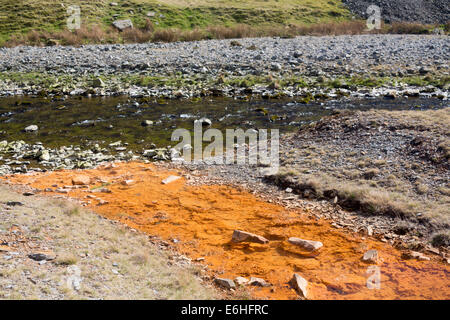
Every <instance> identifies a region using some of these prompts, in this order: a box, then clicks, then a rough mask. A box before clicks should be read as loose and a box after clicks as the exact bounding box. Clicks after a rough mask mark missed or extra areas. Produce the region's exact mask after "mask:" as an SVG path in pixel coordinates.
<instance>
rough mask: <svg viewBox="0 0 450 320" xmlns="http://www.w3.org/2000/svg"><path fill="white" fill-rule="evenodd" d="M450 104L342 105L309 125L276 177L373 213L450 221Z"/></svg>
mask: <svg viewBox="0 0 450 320" xmlns="http://www.w3.org/2000/svg"><path fill="white" fill-rule="evenodd" d="M449 116H450V109H449V108H446V109H441V110H427V111H409V110H408V111H385V110H371V111H367V112H353V111H348V110H347V111H342V112H339V113H336V115H334V116H330V117H326V118H323V119H321V120H320V121H318V122H317V123H313V124H311V125H310V126H306V127H304V128H302V129H301V130H300V131H299V132H298V133H297V134H295V135H293V136H291V137H290V138H289V139H288V140H287V141H288V142H287V143H286V144H285V147H284V149H283V150H282V159H281V162H282V164H283V167H282V169H281V170H280V173H279V174H278V175H277V176H275V177H273V180H274V181H275V182H276V183H278V184H279V185H280V186H282V187H284V188H286V187H291V188H293V190H294V191H295V192H296V193H299V194H301V195H303V196H304V197H307V198H316V199H328V200H331V201H334V202H335V203H338V204H340V205H341V206H343V207H346V208H349V209H353V210H358V211H360V212H361V213H362V214H365V215H368V216H374V215H388V216H397V217H403V218H405V219H407V220H408V219H409V220H413V221H416V222H420V223H421V224H422V225H427V224H428V223H430V222H431V223H434V224H435V227H436V228H437V229H439V228H442V227H443V226H444V228H446V227H445V226H448V224H449V223H450V220H449V217H450V216H449V214H450V212H449V210H448V208H449V207H448V204H449V199H450V198H449V195H450V193H449V188H448V159H449V157H450V141H449V139H448V134H449V132H448V126H447V124H448V121H449Z"/></svg>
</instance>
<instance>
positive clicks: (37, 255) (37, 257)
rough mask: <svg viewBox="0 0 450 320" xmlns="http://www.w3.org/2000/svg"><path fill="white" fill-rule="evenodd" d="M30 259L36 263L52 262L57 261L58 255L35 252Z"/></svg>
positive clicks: (30, 255)
mask: <svg viewBox="0 0 450 320" xmlns="http://www.w3.org/2000/svg"><path fill="white" fill-rule="evenodd" d="M28 258H30V259H33V260H35V261H43V260H46V261H51V260H55V259H56V255H55V254H54V253H53V252H35V253H30V254H29V255H28Z"/></svg>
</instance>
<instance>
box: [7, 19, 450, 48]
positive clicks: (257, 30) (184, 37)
mask: <svg viewBox="0 0 450 320" xmlns="http://www.w3.org/2000/svg"><path fill="white" fill-rule="evenodd" d="M447 28H448V27H447ZM432 29H433V26H431V25H421V24H415V23H393V24H392V25H383V26H382V28H381V29H380V30H373V31H367V30H366V23H365V21H360V20H356V21H344V22H328V23H317V24H312V25H289V26H256V27H255V26H249V25H245V24H237V25H234V26H229V27H226V26H209V27H207V28H202V29H200V28H195V29H192V30H181V29H178V28H168V29H155V26H154V25H153V23H152V22H151V21H150V20H149V19H147V20H146V22H145V24H144V26H143V27H141V28H133V29H127V30H125V31H123V32H118V31H117V30H116V29H114V28H112V27H108V28H103V27H100V26H99V25H91V26H84V27H82V28H81V29H78V30H75V31H73V32H72V31H69V30H62V31H55V32H47V31H30V32H28V33H26V34H21V35H13V36H12V37H11V38H10V40H9V41H7V42H6V43H5V46H8V47H14V46H18V45H33V46H45V45H55V44H61V45H82V44H88V43H94V44H102V43H145V42H150V41H152V42H175V41H198V40H205V39H239V38H249V37H266V36H267V37H276V36H278V37H283V38H291V37H296V36H305V35H310V36H324V35H346V34H350V35H354V34H367V33H381V34H385V33H394V34H426V33H430V32H431V30H432ZM447 32H448V30H447Z"/></svg>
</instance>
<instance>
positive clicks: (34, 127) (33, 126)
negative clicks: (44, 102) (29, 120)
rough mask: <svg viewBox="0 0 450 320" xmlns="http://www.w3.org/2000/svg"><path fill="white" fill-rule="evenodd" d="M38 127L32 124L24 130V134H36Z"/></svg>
mask: <svg viewBox="0 0 450 320" xmlns="http://www.w3.org/2000/svg"><path fill="white" fill-rule="evenodd" d="M38 129H39V127H38V126H37V125H34V124H32V125H31V126H28V127H26V128H25V129H24V131H25V132H36V131H38Z"/></svg>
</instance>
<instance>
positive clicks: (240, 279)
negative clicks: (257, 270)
mask: <svg viewBox="0 0 450 320" xmlns="http://www.w3.org/2000/svg"><path fill="white" fill-rule="evenodd" d="M234 282H236V283H237V284H238V285H239V286H243V285H245V284H247V283H248V279H247V278H244V277H237V278H236V279H234Z"/></svg>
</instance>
